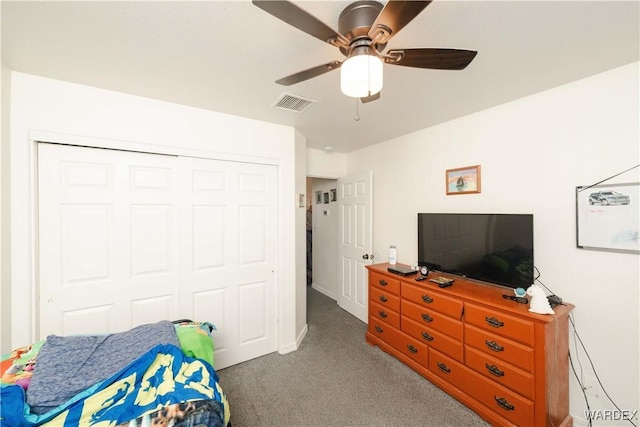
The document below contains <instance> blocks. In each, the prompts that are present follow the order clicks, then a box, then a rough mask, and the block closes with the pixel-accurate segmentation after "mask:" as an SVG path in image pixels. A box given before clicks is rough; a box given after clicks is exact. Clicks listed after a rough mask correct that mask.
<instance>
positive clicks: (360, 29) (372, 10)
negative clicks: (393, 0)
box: [338, 0, 386, 56]
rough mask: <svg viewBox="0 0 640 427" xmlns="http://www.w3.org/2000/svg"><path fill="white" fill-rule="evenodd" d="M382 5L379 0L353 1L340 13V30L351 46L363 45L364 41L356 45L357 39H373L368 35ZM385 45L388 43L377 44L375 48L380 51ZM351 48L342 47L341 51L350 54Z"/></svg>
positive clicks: (346, 54)
mask: <svg viewBox="0 0 640 427" xmlns="http://www.w3.org/2000/svg"><path fill="white" fill-rule="evenodd" d="M382 7H383V6H382V3H378V2H377V1H371V0H361V1H357V2H355V3H351V4H350V5H349V6H347V7H345V8H344V10H343V11H342V13H340V17H339V18H338V32H339V33H340V34H342V35H343V36H345V37H346V38H347V39H348V40H349V41H350V42H351V46H350V47H351V48H353V47H356V46H362V44H363V43H362V42H360V43H357V44H356V46H354V42H356V41H359V40H362V39H366V40H367V41H371V39H369V35H368V34H369V28H371V25H373V23H374V22H375V21H376V18H377V17H378V15H379V14H380V11H381V10H382ZM385 46H386V43H385V44H384V45H375V49H376V50H377V51H378V52H382V51H383V50H384V47H385ZM349 50H351V49H347V48H343V47H341V48H340V51H341V52H342V53H343V54H344V55H345V56H349Z"/></svg>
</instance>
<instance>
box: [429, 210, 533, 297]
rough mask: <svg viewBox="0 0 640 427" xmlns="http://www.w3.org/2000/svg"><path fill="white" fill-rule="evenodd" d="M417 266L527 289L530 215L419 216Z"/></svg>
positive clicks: (530, 265) (530, 257)
mask: <svg viewBox="0 0 640 427" xmlns="http://www.w3.org/2000/svg"><path fill="white" fill-rule="evenodd" d="M418 264H419V265H420V266H426V267H428V268H429V269H430V270H436V271H441V272H444V273H451V274H455V275H458V276H463V277H468V278H471V279H477V280H482V281H485V282H490V283H492V284H496V285H500V286H505V287H509V288H518V287H522V288H525V289H526V288H528V287H529V286H530V285H531V284H532V283H533V215H532V214H458V213H418Z"/></svg>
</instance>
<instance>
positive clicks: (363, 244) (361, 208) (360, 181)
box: [338, 172, 373, 322]
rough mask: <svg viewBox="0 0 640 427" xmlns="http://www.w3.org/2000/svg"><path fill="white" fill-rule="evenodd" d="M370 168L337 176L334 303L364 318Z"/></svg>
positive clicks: (369, 246) (369, 255)
mask: <svg viewBox="0 0 640 427" xmlns="http://www.w3.org/2000/svg"><path fill="white" fill-rule="evenodd" d="M371 184H372V175H371V172H367V173H363V174H360V175H354V176H349V177H346V178H342V179H339V180H338V187H339V188H340V191H339V192H338V201H339V204H338V210H339V220H338V222H339V224H338V228H339V236H340V241H339V242H338V268H339V272H338V280H339V284H338V305H340V307H342V308H343V309H345V310H346V311H348V312H349V313H351V314H353V315H354V316H356V317H357V318H358V319H360V320H362V321H363V322H367V315H368V313H367V312H368V308H367V299H368V296H367V290H368V283H367V270H366V266H367V265H369V264H371V259H372V253H373V242H372V237H371V229H372V218H371V198H372V188H371Z"/></svg>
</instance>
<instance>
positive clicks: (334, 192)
mask: <svg viewBox="0 0 640 427" xmlns="http://www.w3.org/2000/svg"><path fill="white" fill-rule="evenodd" d="M329 192H330V193H331V201H332V202H335V201H336V200H338V194H337V193H336V189H335V188H332V189H331V190H329Z"/></svg>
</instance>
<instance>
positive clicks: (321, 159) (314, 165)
mask: <svg viewBox="0 0 640 427" xmlns="http://www.w3.org/2000/svg"><path fill="white" fill-rule="evenodd" d="M346 174H347V164H346V155H345V154H344V153H335V152H333V151H328V152H327V151H324V150H316V149H314V148H308V149H307V176H311V177H314V178H341V177H343V176H345V175H346Z"/></svg>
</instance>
